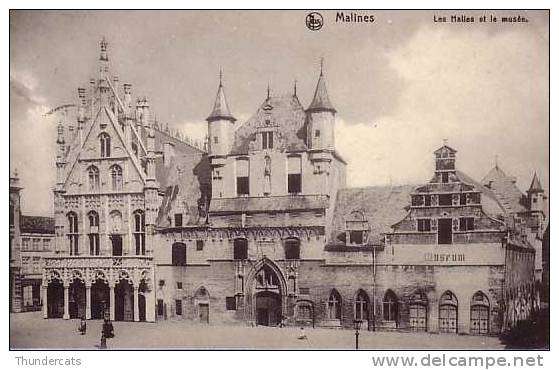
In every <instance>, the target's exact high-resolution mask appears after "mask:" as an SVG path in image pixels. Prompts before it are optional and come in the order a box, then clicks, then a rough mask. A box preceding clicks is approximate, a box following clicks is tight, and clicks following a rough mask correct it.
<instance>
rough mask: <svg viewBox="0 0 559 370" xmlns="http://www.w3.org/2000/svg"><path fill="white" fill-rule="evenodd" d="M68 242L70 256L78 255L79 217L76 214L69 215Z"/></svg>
mask: <svg viewBox="0 0 559 370" xmlns="http://www.w3.org/2000/svg"><path fill="white" fill-rule="evenodd" d="M67 217H68V234H67V235H68V240H69V241H70V255H71V256H75V255H77V254H78V250H79V249H78V247H79V245H78V241H79V234H78V216H77V215H76V214H75V213H74V212H70V213H68V216H67Z"/></svg>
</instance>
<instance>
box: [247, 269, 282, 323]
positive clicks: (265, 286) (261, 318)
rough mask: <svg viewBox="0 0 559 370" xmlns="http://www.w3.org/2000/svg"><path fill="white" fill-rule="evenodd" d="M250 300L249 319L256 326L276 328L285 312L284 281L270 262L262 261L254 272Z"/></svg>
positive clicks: (279, 272)
mask: <svg viewBox="0 0 559 370" xmlns="http://www.w3.org/2000/svg"><path fill="white" fill-rule="evenodd" d="M254 271H255V273H254V275H253V280H252V281H253V283H252V286H251V288H252V294H251V296H250V298H251V300H250V301H248V303H249V305H250V306H251V319H252V322H253V323H256V325H263V326H277V325H279V324H280V323H281V320H282V318H283V316H284V315H285V314H286V312H285V307H284V304H285V300H284V295H283V294H284V292H285V291H286V285H285V279H283V276H282V273H281V271H280V270H279V269H278V268H277V266H275V264H273V263H272V262H271V261H263V262H262V264H261V265H260V267H259V268H257V269H255V270H254Z"/></svg>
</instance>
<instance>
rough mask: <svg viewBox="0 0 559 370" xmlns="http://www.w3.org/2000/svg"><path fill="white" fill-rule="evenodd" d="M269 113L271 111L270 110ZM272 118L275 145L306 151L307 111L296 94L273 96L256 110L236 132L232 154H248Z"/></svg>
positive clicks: (288, 149)
mask: <svg viewBox="0 0 559 370" xmlns="http://www.w3.org/2000/svg"><path fill="white" fill-rule="evenodd" d="M267 112H269V113H267ZM266 119H270V121H271V122H270V127H271V128H273V129H274V130H275V132H276V133H277V134H275V135H274V148H278V149H284V150H287V151H300V150H306V149H307V145H306V144H305V138H306V132H305V119H306V114H305V110H304V108H303V106H302V105H301V103H300V102H299V99H298V98H297V96H295V95H293V94H289V95H281V96H271V97H270V98H268V99H266V100H265V101H264V102H263V103H262V105H261V106H260V107H259V108H258V110H257V111H256V113H254V115H253V116H252V117H251V118H249V120H248V121H246V122H245V123H243V124H242V125H241V126H240V127H239V128H238V129H237V131H236V132H235V138H234V141H233V146H232V150H231V154H247V153H248V151H249V149H250V144H251V142H252V141H254V140H256V133H257V131H258V128H259V127H265V126H266V124H265V120H266Z"/></svg>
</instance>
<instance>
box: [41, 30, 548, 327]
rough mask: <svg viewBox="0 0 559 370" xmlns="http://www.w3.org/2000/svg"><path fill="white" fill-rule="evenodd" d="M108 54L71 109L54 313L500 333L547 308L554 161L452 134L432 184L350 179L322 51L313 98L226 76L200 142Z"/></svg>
mask: <svg viewBox="0 0 559 370" xmlns="http://www.w3.org/2000/svg"><path fill="white" fill-rule="evenodd" d="M107 65H108V56H107V44H106V42H104V41H103V42H102V43H101V57H100V71H101V72H100V75H99V78H98V79H94V80H93V81H92V83H91V85H90V92H89V93H88V94H86V93H85V90H84V89H80V90H79V98H80V99H81V102H82V103H81V105H80V110H79V114H78V120H77V127H73V126H72V125H73V124H70V123H63V124H61V125H60V127H59V135H58V140H57V143H58V144H59V152H58V156H57V168H58V180H57V185H56V190H55V219H56V223H55V225H56V226H55V228H56V236H57V237H56V253H57V254H56V256H55V257H52V258H51V259H47V262H46V264H45V269H44V278H43V286H44V289H43V294H44V299H43V300H44V301H45V302H49V304H48V305H46V306H45V308H44V314H45V317H64V318H70V317H79V316H82V315H83V316H85V317H87V318H94V317H101V316H103V315H107V316H108V317H110V318H112V319H116V320H135V321H143V320H146V321H157V320H166V319H172V320H186V321H189V322H192V323H196V324H208V323H219V324H231V325H247V324H250V325H268V326H275V325H280V324H286V325H298V326H301V325H303V326H304V325H314V326H324V327H352V326H353V322H354V320H360V321H362V322H363V328H367V329H369V330H376V329H383V330H404V331H405V330H409V331H429V332H459V333H471V334H497V333H499V332H501V331H502V330H504V329H506V328H508V327H511V326H514V325H515V324H516V322H517V321H518V320H520V319H523V318H527V317H528V316H529V315H530V313H531V312H532V311H533V310H535V309H536V308H537V305H538V298H537V292H536V291H535V290H534V282H535V275H534V260H535V258H536V257H535V256H536V253H535V249H534V243H533V241H532V239H531V236H530V235H532V234H533V233H534V232H535V230H536V228H537V230H539V228H540V224H539V222H542V221H543V220H544V214H545V212H544V211H545V208H544V200H545V199H544V195H543V192H542V189H541V184H539V181H538V180H537V178H535V180H534V181H533V182H532V186H531V189H530V190H529V191H528V192H527V193H526V194H524V193H523V192H521V191H520V190H518V189H517V188H516V187H515V186H514V183H512V185H511V180H510V178H508V177H507V176H506V175H504V172H502V170H500V169H498V168H495V169H494V170H492V171H491V172H490V173H489V174H488V175H487V176H486V178H484V179H483V180H482V181H481V182H478V181H475V180H474V179H472V178H470V177H469V176H467V175H466V174H464V173H463V172H461V171H460V170H459V169H458V168H457V166H456V163H457V153H458V152H457V150H455V149H453V148H451V147H450V146H449V145H447V144H445V145H443V146H442V147H441V148H439V149H438V150H436V151H435V153H434V172H433V175H432V176H431V178H430V180H429V181H428V182H427V183H425V184H419V185H401V186H375V187H365V188H348V187H347V186H346V165H347V163H346V162H345V160H344V159H343V158H342V157H341V155H340V154H339V153H338V152H337V151H336V146H335V135H334V133H335V125H336V113H337V111H336V109H335V105H334V102H335V100H334V99H331V97H330V95H329V94H328V91H327V88H326V75H325V73H324V71H323V70H322V68H321V70H320V74H319V76H318V81H317V84H316V88H315V91H314V94H313V99H312V101H311V102H310V103H309V104H308V105H307V104H304V103H303V102H301V101H300V99H299V97H298V96H297V91H296V88H294V89H293V92H290V93H287V94H271V93H270V90H268V92H267V94H266V96H265V97H264V99H263V101H261V103H260V104H259V105H258V106H257V108H256V111H255V113H254V114H253V115H252V116H251V117H250V118H249V119H248V120H246V121H245V122H241V121H238V120H237V119H236V118H235V107H234V106H231V105H229V103H228V100H227V94H226V84H224V83H223V79H222V77H221V76H220V81H219V84H218V89H217V94H216V98H215V101H214V103H213V105H212V104H209V106H210V107H212V108H211V110H210V114H209V115H208V117H207V119H206V122H207V128H208V136H207V143H206V145H204V148H203V149H200V148H199V147H195V146H192V145H190V144H189V143H188V142H185V141H184V140H182V139H181V138H180V137H177V136H176V135H170V134H169V132H168V131H167V130H163V129H161V127H160V126H159V125H158V123H157V122H156V121H154V120H153V119H152V118H151V114H150V107H149V104H148V103H147V99H144V98H141V99H138V100H137V101H136V105H135V106H133V103H132V98H131V92H130V91H131V87H130V85H128V84H125V85H124V89H123V90H120V89H119V87H118V82H117V81H118V80H117V79H115V78H114V77H111V76H109V74H108V66H107ZM305 107H306V108H305ZM70 127H73V128H72V129H71V130H70V129H69V128H70ZM531 225H533V227H531ZM53 297H54V298H53ZM70 297H71V298H70ZM69 301H72V302H77V303H76V304H75V308H73V309H70V307H69V306H68V304H67V302H69Z"/></svg>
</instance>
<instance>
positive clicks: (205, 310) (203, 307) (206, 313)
mask: <svg viewBox="0 0 559 370" xmlns="http://www.w3.org/2000/svg"><path fill="white" fill-rule="evenodd" d="M198 312H199V313H198V315H199V318H200V322H201V323H204V324H208V323H209V322H210V305H209V304H207V303H200V304H199V305H198Z"/></svg>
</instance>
